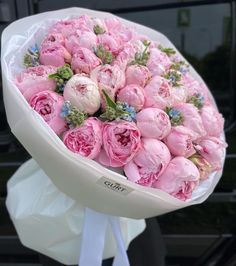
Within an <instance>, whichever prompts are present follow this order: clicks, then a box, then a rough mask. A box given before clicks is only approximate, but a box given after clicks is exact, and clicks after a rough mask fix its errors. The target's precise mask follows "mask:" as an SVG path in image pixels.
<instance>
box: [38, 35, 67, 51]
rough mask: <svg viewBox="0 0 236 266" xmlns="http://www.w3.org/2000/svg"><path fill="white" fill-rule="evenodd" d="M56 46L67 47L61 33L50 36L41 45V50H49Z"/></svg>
mask: <svg viewBox="0 0 236 266" xmlns="http://www.w3.org/2000/svg"><path fill="white" fill-rule="evenodd" d="M55 45H62V46H64V45H65V38H64V36H63V35H62V34H61V33H51V34H48V35H47V36H46V38H45V39H44V40H43V42H42V44H41V49H47V48H50V47H52V46H55Z"/></svg>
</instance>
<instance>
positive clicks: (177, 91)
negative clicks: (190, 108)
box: [170, 86, 188, 105]
mask: <svg viewBox="0 0 236 266" xmlns="http://www.w3.org/2000/svg"><path fill="white" fill-rule="evenodd" d="M187 96H188V93H187V89H186V88H185V87H184V86H179V87H172V88H171V94H170V101H171V105H176V104H179V103H185V102H186V101H187Z"/></svg>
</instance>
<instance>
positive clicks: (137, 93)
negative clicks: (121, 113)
mask: <svg viewBox="0 0 236 266" xmlns="http://www.w3.org/2000/svg"><path fill="white" fill-rule="evenodd" d="M117 100H118V101H120V102H125V103H128V105H130V106H133V107H134V108H135V110H136V111H140V110H141V109H142V108H143V105H144V101H145V95H144V90H143V88H142V87H140V86H139V85H136V84H130V85H127V86H125V87H124V88H123V89H121V90H120V91H119V93H118V94H117Z"/></svg>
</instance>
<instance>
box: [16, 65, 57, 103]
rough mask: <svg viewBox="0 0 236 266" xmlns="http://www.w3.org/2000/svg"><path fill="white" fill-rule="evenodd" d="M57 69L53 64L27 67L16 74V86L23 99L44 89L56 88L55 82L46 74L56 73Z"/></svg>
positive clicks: (27, 98)
mask: <svg viewBox="0 0 236 266" xmlns="http://www.w3.org/2000/svg"><path fill="white" fill-rule="evenodd" d="M56 71H57V69H56V67H53V66H43V65H42V66H36V67H29V68H27V69H26V70H24V71H23V72H21V73H20V74H19V75H17V76H16V80H15V82H16V86H17V87H18V88H19V90H20V91H21V93H22V94H23V95H24V97H25V99H26V100H27V101H29V99H30V98H31V97H32V96H33V95H34V94H36V93H38V92H41V91H44V90H52V91H54V90H55V89H56V82H55V81H54V80H53V79H50V78H49V77H48V75H50V74H53V73H56Z"/></svg>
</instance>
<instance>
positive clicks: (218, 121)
mask: <svg viewBox="0 0 236 266" xmlns="http://www.w3.org/2000/svg"><path fill="white" fill-rule="evenodd" d="M201 117H202V122H203V126H204V128H205V130H206V132H207V135H209V136H212V137H219V136H220V134H221V133H222V132H223V129H224V118H223V117H222V115H221V114H220V113H219V112H218V111H217V110H216V108H215V107H213V106H211V105H207V106H203V108H202V109H201Z"/></svg>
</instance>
